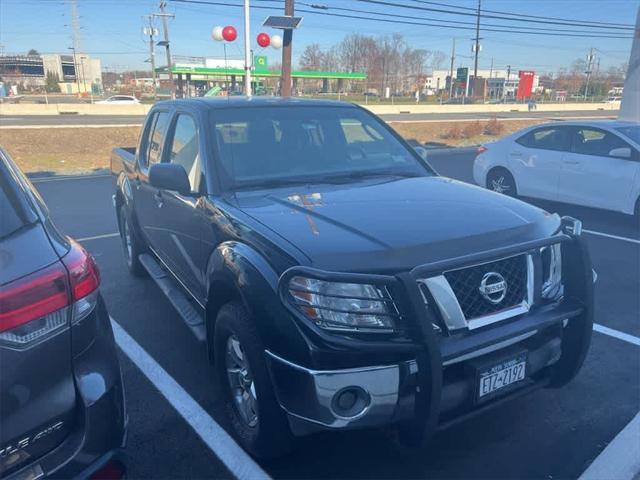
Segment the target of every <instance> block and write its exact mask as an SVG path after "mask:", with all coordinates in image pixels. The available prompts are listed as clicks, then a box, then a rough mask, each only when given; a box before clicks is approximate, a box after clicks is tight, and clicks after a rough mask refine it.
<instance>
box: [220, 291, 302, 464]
mask: <svg viewBox="0 0 640 480" xmlns="http://www.w3.org/2000/svg"><path fill="white" fill-rule="evenodd" d="M236 340H237V341H238V347H239V350H240V352H241V353H242V358H243V361H245V363H246V364H247V365H248V368H247V369H246V370H247V372H248V373H247V374H246V375H245V377H244V379H243V380H245V381H247V377H249V381H250V382H251V383H250V384H249V385H247V383H245V384H244V385H245V386H244V387H236V388H234V393H235V397H234V394H233V393H232V388H231V382H232V380H231V377H232V376H233V375H238V374H234V373H231V374H230V373H229V372H228V367H229V363H233V361H234V360H233V358H228V357H229V354H228V347H229V342H234V341H236ZM264 350H265V348H264V345H263V344H262V340H261V339H260V335H259V333H258V330H257V328H256V326H255V324H254V323H253V321H252V319H251V317H250V316H249V313H248V312H247V311H246V309H245V307H244V306H243V305H242V303H241V302H238V301H233V302H230V303H227V304H226V305H224V306H223V307H222V308H221V309H220V311H219V313H218V317H217V319H216V326H215V333H214V356H215V369H216V373H217V376H218V379H219V383H220V387H221V391H222V394H223V398H224V403H225V407H226V411H227V414H228V416H229V419H230V422H231V426H232V428H233V434H234V435H235V437H236V439H237V440H238V442H239V443H240V444H241V445H242V446H243V447H244V448H245V449H246V450H247V451H248V452H249V453H250V454H251V455H253V456H255V457H257V458H262V459H269V458H276V457H280V456H283V455H285V454H287V453H288V452H290V451H291V448H292V435H291V431H290V429H289V424H288V422H287V419H286V416H285V413H284V411H283V410H282V408H281V407H280V405H279V404H278V401H277V400H276V396H275V392H274V389H273V385H272V383H271V377H270V375H269V372H268V367H267V363H266V360H265V356H264ZM228 362H229V363H228ZM231 370H234V369H233V368H231ZM237 383H238V384H240V383H241V381H238V382H237ZM249 392H254V396H253V398H252V399H251V400H250V402H251V403H252V405H255V406H256V407H257V408H255V412H254V413H256V414H257V415H256V419H255V420H256V423H255V424H253V425H250V423H249V422H248V421H247V419H246V418H247V417H246V416H243V415H242V413H241V411H240V407H239V406H238V402H239V401H240V400H237V399H239V398H240V397H242V398H244V396H243V394H246V396H247V397H248V395H250V393H249Z"/></svg>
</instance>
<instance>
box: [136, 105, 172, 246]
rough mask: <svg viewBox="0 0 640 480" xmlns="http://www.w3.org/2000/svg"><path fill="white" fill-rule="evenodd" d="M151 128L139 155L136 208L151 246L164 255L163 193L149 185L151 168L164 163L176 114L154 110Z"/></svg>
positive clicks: (149, 125) (150, 121)
mask: <svg viewBox="0 0 640 480" xmlns="http://www.w3.org/2000/svg"><path fill="white" fill-rule="evenodd" d="M149 115H150V117H149V119H148V120H147V121H148V122H149V124H148V129H147V130H146V131H145V135H146V136H145V137H144V138H143V139H142V143H141V145H140V148H139V152H138V176H137V179H136V180H135V181H134V184H135V187H134V193H133V206H134V209H135V213H136V217H137V220H138V225H139V226H140V229H141V230H142V233H143V235H144V236H145V239H146V240H147V242H148V244H149V245H150V246H151V247H152V248H153V249H154V250H155V251H156V252H158V254H160V255H162V246H161V240H160V237H161V231H160V230H159V229H160V228H162V226H161V225H160V223H159V219H158V216H157V214H158V205H161V204H162V196H161V195H162V194H161V193H160V192H159V190H158V189H157V188H155V187H153V186H152V185H151V184H150V183H149V167H151V165H153V164H155V163H159V162H161V161H162V158H163V156H164V155H165V153H166V152H165V144H166V140H167V131H168V130H169V125H170V124H171V117H172V112H171V111H169V110H153V111H152V112H151V113H150V114H149Z"/></svg>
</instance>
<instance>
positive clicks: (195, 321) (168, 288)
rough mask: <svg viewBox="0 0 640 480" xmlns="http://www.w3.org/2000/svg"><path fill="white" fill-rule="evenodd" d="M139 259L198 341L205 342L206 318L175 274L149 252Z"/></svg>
mask: <svg viewBox="0 0 640 480" xmlns="http://www.w3.org/2000/svg"><path fill="white" fill-rule="evenodd" d="M138 259H139V260H140V263H141V264H142V266H143V267H144V268H145V270H146V271H147V272H148V273H149V276H150V277H151V278H153V281H154V282H156V284H157V285H158V287H160V290H162V293H164V295H165V297H167V299H168V300H169V301H170V302H171V305H173V307H174V308H175V309H176V311H177V312H178V314H179V315H180V318H182V320H183V321H184V323H185V324H186V325H187V327H189V329H190V330H191V332H193V334H194V335H195V337H196V338H197V339H198V341H200V342H204V341H205V340H206V338H207V329H206V326H205V323H204V318H202V315H200V314H199V313H198V311H197V310H196V309H195V308H194V307H193V305H192V304H191V302H190V301H189V298H188V297H187V294H186V293H184V292H183V291H182V288H180V286H179V285H178V283H177V281H176V280H175V279H174V278H173V275H172V274H171V273H169V272H168V271H167V270H166V269H165V268H163V267H162V265H160V263H159V262H158V261H157V260H156V259H155V258H153V257H152V256H151V255H150V254H148V253H143V254H141V255H140V256H139V257H138Z"/></svg>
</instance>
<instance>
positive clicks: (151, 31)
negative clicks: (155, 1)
mask: <svg viewBox="0 0 640 480" xmlns="http://www.w3.org/2000/svg"><path fill="white" fill-rule="evenodd" d="M148 17H149V18H148V20H149V26H148V27H146V28H145V29H144V30H143V31H144V33H146V34H147V35H149V61H150V62H151V81H152V82H153V101H154V102H155V101H156V100H157V99H158V88H157V82H156V52H155V50H154V48H153V47H154V40H153V36H154V35H155V34H156V30H155V28H154V27H153V15H148Z"/></svg>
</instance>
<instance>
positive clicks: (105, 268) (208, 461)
mask: <svg viewBox="0 0 640 480" xmlns="http://www.w3.org/2000/svg"><path fill="white" fill-rule="evenodd" d="M430 161H431V163H432V164H433V165H434V167H435V168H436V169H437V170H438V171H439V172H440V173H442V174H444V175H446V176H451V177H454V178H459V179H463V180H465V179H469V178H470V177H469V174H470V171H469V168H470V157H469V154H468V153H467V154H465V153H464V152H455V151H452V152H449V153H447V154H434V155H432V157H430ZM113 183H114V182H113V179H112V178H111V177H109V176H96V177H84V178H75V179H55V178H53V179H40V180H38V181H37V183H36V186H37V188H38V190H39V191H40V192H41V194H42V195H43V197H44V198H45V201H46V202H47V204H48V206H49V208H50V211H51V214H52V217H53V219H54V221H55V222H56V224H57V226H58V227H59V228H61V229H62V230H63V231H64V232H65V233H67V234H69V235H71V236H73V237H75V238H77V239H80V240H81V242H82V243H83V244H84V245H85V247H86V248H87V249H88V250H89V251H90V252H91V253H92V254H93V255H94V256H95V258H96V260H97V262H98V264H99V266H100V268H101V273H102V293H103V295H104V297H105V300H106V302H107V305H108V308H109V312H110V314H111V316H112V318H113V319H114V321H115V322H116V323H117V325H119V326H120V327H122V331H123V332H125V335H128V336H126V337H123V336H122V335H118V338H119V339H120V340H122V339H123V338H126V339H130V340H131V342H129V343H128V344H127V345H128V346H129V347H131V345H133V347H134V350H127V354H125V353H123V354H122V355H121V358H122V365H123V371H124V381H125V387H126V391H127V403H128V408H129V417H130V427H129V428H130V430H129V444H128V447H127V449H126V452H125V455H126V458H125V460H126V462H127V464H128V469H129V477H130V478H175V477H197V478H207V477H209V478H210V477H217V478H220V477H231V476H232V473H231V471H230V470H233V471H234V473H238V470H237V469H236V468H239V469H241V471H243V472H244V475H243V476H245V477H247V478H250V477H251V476H255V475H260V474H261V472H260V470H258V469H257V468H258V467H257V468H256V469H253V467H252V466H251V465H249V466H248V467H246V465H244V466H243V465H241V464H242V462H243V461H244V458H243V457H242V456H241V455H237V452H236V451H235V450H233V449H232V448H229V445H228V443H227V442H225V441H224V435H223V434H221V433H220V432H219V431H217V430H216V429H215V426H216V425H217V424H220V425H222V426H223V427H225V425H226V419H225V415H224V412H223V410H222V408H221V400H220V398H219V395H218V393H217V391H216V388H215V383H214V382H213V370H212V369H211V368H210V367H209V365H208V362H207V355H206V352H205V348H204V345H201V344H199V343H198V342H197V341H196V340H195V338H194V337H193V336H192V335H191V333H190V332H189V330H188V329H187V327H186V326H185V325H184V323H183V322H182V321H181V320H180V319H179V318H178V316H177V314H176V313H175V312H174V311H173V309H172V307H171V305H170V304H169V302H168V301H167V300H166V299H165V298H164V297H163V296H162V294H161V292H160V291H159V290H158V289H157V287H156V286H155V283H154V282H153V281H152V280H150V279H147V278H145V279H139V278H134V277H131V276H130V275H129V274H128V272H127V270H126V267H125V263H124V260H123V258H122V254H121V251H120V240H119V238H118V236H117V235H116V232H117V227H116V219H115V215H114V211H113V207H112V205H111V195H112V193H113V191H114V186H113ZM535 203H537V204H539V205H540V206H542V207H543V208H545V209H547V210H550V211H557V212H559V213H561V214H568V215H572V216H575V217H577V218H580V219H582V220H583V222H584V228H585V231H586V233H585V235H587V238H588V240H589V244H590V247H591V253H592V257H593V263H594V268H595V269H596V271H597V273H598V275H599V279H598V283H597V287H596V322H597V324H598V331H597V332H595V333H594V337H593V342H592V348H591V351H590V353H589V355H588V357H587V360H586V363H585V365H584V367H583V369H582V371H581V373H580V374H579V375H578V377H577V378H576V379H575V380H574V381H573V382H572V383H571V384H569V385H568V386H567V387H565V388H564V389H561V390H541V391H537V392H535V393H533V394H532V395H529V396H528V397H525V398H523V399H521V400H520V401H517V402H513V403H510V404H506V405H504V406H502V407H500V408H498V409H496V410H493V411H492V412H490V413H488V414H485V415H484V416H480V417H476V418H475V419H473V420H471V421H469V422H466V423H464V424H460V425H457V426H455V427H453V428H451V429H449V430H447V431H443V432H440V433H439V434H437V436H436V437H435V439H434V441H433V443H432V444H431V445H430V446H429V447H428V448H425V449H421V450H407V449H403V448H401V447H399V446H398V445H397V444H396V443H395V442H394V440H393V439H392V438H391V437H390V436H389V435H388V434H387V433H385V432H383V431H366V432H350V433H342V434H322V435H317V436H313V437H308V438H305V439H302V440H300V441H299V442H298V447H297V449H296V451H295V453H294V454H292V455H291V456H289V457H287V458H284V459H281V460H278V461H274V462H268V463H261V464H260V465H259V467H261V468H262V469H264V471H265V472H266V473H267V474H268V475H270V476H272V477H274V478H507V477H508V478H546V479H551V478H558V477H561V478H566V477H573V478H575V477H578V476H579V475H580V474H581V473H582V472H583V471H584V470H585V468H586V467H587V466H588V465H589V463H590V462H591V461H592V460H593V459H594V458H595V457H597V456H598V454H599V453H600V452H601V451H602V450H603V448H604V447H605V446H606V445H607V444H608V443H609V442H610V441H611V440H612V439H613V438H614V437H615V436H616V434H617V433H618V432H619V431H620V430H621V429H623V428H624V426H625V425H627V423H629V421H630V420H631V419H632V418H633V417H634V416H635V415H636V414H637V413H638V411H640V374H639V372H640V370H639V366H640V225H638V224H637V223H634V220H633V219H632V218H631V217H627V216H624V215H618V214H614V213H609V212H602V211H594V210H590V209H585V208H579V207H571V206H566V205H559V204H554V203H550V202H544V203H543V202H535ZM601 332H605V333H601ZM116 333H118V332H116ZM125 350H126V348H125ZM132 352H133V353H132ZM145 352H146V353H145ZM145 354H148V356H147V357H141V355H145ZM130 357H133V358H130ZM149 377H150V378H151V380H150V379H149ZM172 381H175V383H171V382H172ZM167 397H168V398H169V400H172V401H173V406H172V404H171V403H170V402H169V400H168V399H167ZM174 407H177V410H176V408H174ZM211 419H213V420H215V422H217V424H216V423H215V422H211ZM220 459H222V460H224V461H225V462H226V463H223V461H221V460H220ZM234 462H235V463H234ZM225 464H226V465H230V464H231V465H235V467H234V468H231V469H227V467H225ZM244 467H246V469H245V470H242V468H244Z"/></svg>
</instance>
